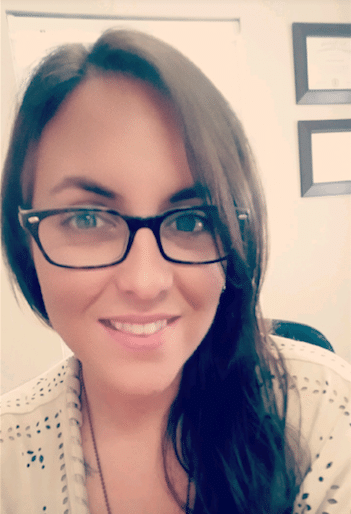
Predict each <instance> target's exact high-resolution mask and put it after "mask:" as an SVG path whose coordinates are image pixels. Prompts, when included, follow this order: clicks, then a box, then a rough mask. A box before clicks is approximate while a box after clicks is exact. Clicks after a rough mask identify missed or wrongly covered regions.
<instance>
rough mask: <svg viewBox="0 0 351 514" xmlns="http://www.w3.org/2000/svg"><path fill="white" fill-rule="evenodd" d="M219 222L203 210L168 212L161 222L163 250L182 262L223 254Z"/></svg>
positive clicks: (209, 258) (221, 255) (216, 258)
mask: <svg viewBox="0 0 351 514" xmlns="http://www.w3.org/2000/svg"><path fill="white" fill-rule="evenodd" d="M218 227H219V222H217V221H216V219H215V218H214V216H213V214H210V213H209V212H207V211H203V210H200V209H199V210H198V209H194V210H184V212H177V213H174V214H170V215H169V216H168V217H167V218H166V219H165V220H164V221H163V223H162V225H161V231H160V235H161V243H162V248H163V251H164V252H165V254H166V255H167V256H168V257H169V258H170V259H174V260H177V261H182V262H193V263H201V262H208V261H215V260H218V259H220V258H222V257H225V251H224V248H223V244H222V243H221V239H220V236H219V228H218Z"/></svg>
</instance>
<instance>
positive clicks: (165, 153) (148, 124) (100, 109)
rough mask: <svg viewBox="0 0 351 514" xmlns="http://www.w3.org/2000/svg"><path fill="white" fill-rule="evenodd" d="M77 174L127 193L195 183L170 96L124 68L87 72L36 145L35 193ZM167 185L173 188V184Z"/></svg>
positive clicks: (162, 189) (45, 190) (171, 192)
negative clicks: (101, 73) (125, 72)
mask: <svg viewBox="0 0 351 514" xmlns="http://www.w3.org/2000/svg"><path fill="white" fill-rule="evenodd" d="M72 176H83V177H84V178H86V179H87V180H95V179H99V180H101V183H102V185H105V186H106V187H107V188H109V189H113V188H117V189H119V190H122V191H118V193H123V194H125V195H126V196H127V197H131V198H132V197H133V195H134V196H135V193H136V192H137V191H139V194H142V193H143V192H144V193H146V194H147V193H149V194H151V190H150V188H149V186H148V184H149V183H150V181H151V182H153V184H154V189H155V190H156V192H157V190H159V192H160V194H161V193H162V194H163V193H164V194H170V195H171V194H174V193H175V192H176V190H177V189H182V188H184V187H189V186H190V185H192V184H193V178H192V174H191V172H190V169H189V165H188V161H187V156H186V150H185V145H184V141H183V137H182V131H181V129H180V126H179V123H178V120H177V117H176V115H175V110H174V108H173V106H172V104H171V103H170V101H169V100H168V99H167V98H165V96H163V95H162V94H161V93H160V92H158V91H157V90H155V89H154V88H153V87H152V86H151V85H149V84H146V83H144V82H142V81H140V80H135V79H130V78H127V77H124V76H119V75H117V76H116V75H107V76H103V77H93V78H89V79H88V80H87V81H85V82H84V83H83V84H81V85H80V86H78V87H77V88H76V90H74V91H73V92H72V93H71V94H70V96H69V97H68V98H67V99H66V100H65V101H64V103H63V104H62V105H61V107H60V108H59V110H58V112H57V113H56V115H55V116H54V118H53V119H52V120H50V122H49V123H48V124H47V126H46V127H45V129H44V131H43V134H42V137H41V140H40V142H39V146H38V152H37V161H36V170H35V177H34V179H35V180H34V182H35V187H34V199H35V200H37V199H38V197H39V199H40V198H42V197H43V195H44V196H45V195H46V198H44V200H45V202H46V203H48V202H50V199H49V198H48V197H47V192H48V191H49V190H51V189H52V188H53V187H54V186H56V185H57V183H58V181H62V180H64V179H67V178H69V177H72ZM168 190H169V191H168Z"/></svg>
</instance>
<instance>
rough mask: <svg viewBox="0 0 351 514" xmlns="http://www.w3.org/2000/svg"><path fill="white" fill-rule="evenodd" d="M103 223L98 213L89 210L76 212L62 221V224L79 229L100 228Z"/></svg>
mask: <svg viewBox="0 0 351 514" xmlns="http://www.w3.org/2000/svg"><path fill="white" fill-rule="evenodd" d="M104 223H105V222H104V220H103V219H102V218H101V216H100V215H99V214H97V213H95V212H91V211H80V212H76V213H74V214H73V215H71V216H69V217H68V218H66V219H65V220H64V221H63V225H65V226H69V227H70V228H73V229H79V230H82V229H83V230H84V229H92V228H101V227H102V226H103V225H104Z"/></svg>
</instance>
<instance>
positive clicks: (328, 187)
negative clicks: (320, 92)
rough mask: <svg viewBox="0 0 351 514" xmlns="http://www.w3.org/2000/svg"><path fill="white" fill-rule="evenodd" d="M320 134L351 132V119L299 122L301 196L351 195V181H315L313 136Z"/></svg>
mask: <svg viewBox="0 0 351 514" xmlns="http://www.w3.org/2000/svg"><path fill="white" fill-rule="evenodd" d="M320 132H351V119H347V120H345V119H344V120H307V121H299V122H298V139H299V154H300V176H301V196H302V197H309V196H328V195H345V194H350V193H351V180H343V181H330V182H317V183H315V182H314V181H313V163H312V134H313V133H320ZM350 168H351V159H350Z"/></svg>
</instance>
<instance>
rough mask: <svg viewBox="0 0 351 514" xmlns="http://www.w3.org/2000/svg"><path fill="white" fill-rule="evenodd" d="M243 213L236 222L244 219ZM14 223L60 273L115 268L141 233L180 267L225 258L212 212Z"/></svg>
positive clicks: (70, 214)
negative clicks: (145, 230)
mask: <svg viewBox="0 0 351 514" xmlns="http://www.w3.org/2000/svg"><path fill="white" fill-rule="evenodd" d="M247 216H248V214H247V212H246V211H241V213H239V218H240V217H241V219H244V218H245V219H246V218H247ZM18 218H19V222H20V224H21V226H22V228H23V229H24V230H26V231H27V232H29V233H30V234H31V236H32V237H33V238H34V240H35V241H36V243H37V245H38V247H39V248H40V250H41V252H42V253H43V255H44V257H45V259H46V260H47V261H48V262H50V263H51V264H54V265H55V266H60V267H62V268H76V269H92V268H103V267H107V266H114V265H115V264H119V263H120V262H122V261H123V260H124V259H126V257H127V255H128V253H129V251H130V249H131V246H132V244H133V241H134V238H135V235H136V233H137V231H138V230H140V229H141V228H149V229H150V230H152V232H153V234H154V236H155V238H156V241H157V244H158V248H159V250H160V252H161V254H162V256H163V257H164V258H165V259H166V260H168V261H171V262H175V263H181V264H210V263H214V262H219V261H223V260H225V259H226V258H227V257H228V253H229V247H228V245H227V244H225V242H224V240H223V235H224V233H225V232H224V227H223V224H222V222H221V221H220V218H219V215H218V211H217V208H216V207H215V206H213V205H204V206H199V207H191V208H185V209H174V210H171V211H168V212H166V213H165V214H162V215H160V216H154V217H150V218H135V217H130V216H122V215H121V214H119V213H118V212H116V211H114V210H111V209H109V208H107V207H99V208H95V207H90V206H89V207H85V206H83V207H72V208H71V207H69V208H62V209H50V210H43V211H38V210H35V209H30V210H24V209H21V208H19V210H18Z"/></svg>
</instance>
